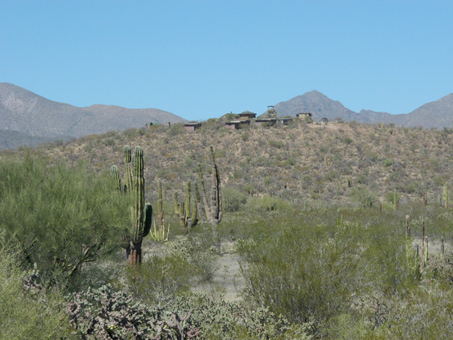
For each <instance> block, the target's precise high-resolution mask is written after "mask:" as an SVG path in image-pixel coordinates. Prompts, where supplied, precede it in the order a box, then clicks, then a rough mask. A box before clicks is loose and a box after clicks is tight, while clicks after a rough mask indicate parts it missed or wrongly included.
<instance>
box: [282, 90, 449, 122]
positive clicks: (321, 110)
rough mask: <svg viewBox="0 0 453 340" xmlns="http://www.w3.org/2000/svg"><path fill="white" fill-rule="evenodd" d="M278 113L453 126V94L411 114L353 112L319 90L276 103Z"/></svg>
mask: <svg viewBox="0 0 453 340" xmlns="http://www.w3.org/2000/svg"><path fill="white" fill-rule="evenodd" d="M275 109H276V110H277V113H278V115H279V116H296V114H297V113H299V112H311V113H313V114H314V115H315V117H316V118H328V119H334V118H339V117H342V118H343V120H345V121H352V120H355V121H357V122H360V123H369V124H378V123H380V122H383V123H386V124H388V123H394V124H396V125H404V126H407V127H416V126H422V127H424V128H433V127H434V128H439V129H441V128H444V127H452V121H453V94H449V95H447V96H445V97H443V98H441V99H439V100H437V101H434V102H431V103H427V104H425V105H422V106H421V107H419V108H418V109H416V110H414V111H412V112H410V113H408V114H390V113H387V112H375V111H372V110H361V111H360V112H354V111H352V110H350V109H348V108H346V107H344V106H343V104H341V103H340V102H339V101H336V100H332V99H330V98H328V97H327V96H325V95H324V94H322V93H321V92H318V91H311V92H307V93H305V94H303V95H300V96H297V97H294V98H292V99H290V100H287V101H285V102H280V103H278V104H276V105H275Z"/></svg>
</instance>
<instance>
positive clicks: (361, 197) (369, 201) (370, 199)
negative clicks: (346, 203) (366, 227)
mask: <svg viewBox="0 0 453 340" xmlns="http://www.w3.org/2000/svg"><path fill="white" fill-rule="evenodd" d="M351 201H352V202H355V203H358V204H359V205H360V206H361V207H363V208H371V207H372V206H373V203H374V202H375V201H376V196H375V193H374V192H372V191H370V190H368V189H366V188H364V187H354V188H352V190H351Z"/></svg>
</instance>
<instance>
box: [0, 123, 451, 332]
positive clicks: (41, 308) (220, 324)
mask: <svg viewBox="0 0 453 340" xmlns="http://www.w3.org/2000/svg"><path fill="white" fill-rule="evenodd" d="M329 124H330V125H327V126H325V125H312V124H308V123H307V122H305V121H300V122H294V123H293V124H292V125H289V126H274V127H268V128H262V127H257V126H253V125H252V126H251V127H250V128H248V129H245V130H238V131H231V130H226V129H225V128H224V127H223V125H222V123H221V122H219V121H216V120H210V121H208V122H205V123H204V124H203V126H202V128H201V130H199V131H196V132H192V133H187V132H184V130H183V129H182V128H181V126H180V125H177V124H174V125H172V127H171V128H170V129H168V128H167V127H164V126H153V127H152V128H151V129H148V130H128V131H125V132H124V133H118V132H110V133H107V134H105V135H102V136H90V137H86V138H83V139H79V140H76V141H73V142H70V143H67V144H64V145H49V146H47V148H37V149H33V150H28V149H21V150H18V151H16V152H3V153H1V154H0V325H1V326H2V327H0V337H1V338H2V339H23V338H26V339H34V338H36V339H45V338H63V339H346V338H348V339H449V338H450V337H451V336H450V334H451V333H452V332H453V317H452V315H453V313H452V312H453V303H452V301H453V295H452V294H453V293H452V292H453V290H452V284H453V252H452V247H451V244H452V239H453V222H452V221H453V210H452V209H451V206H450V202H451V199H450V200H449V198H448V188H449V186H448V184H449V183H450V184H451V182H453V181H452V178H451V172H450V168H451V165H450V163H451V162H450V161H451V157H452V150H453V149H451V145H452V144H451V141H450V139H451V133H450V132H451V131H450V130H444V131H437V130H423V129H404V128H395V127H390V126H367V125H360V124H356V123H335V124H331V123H329ZM125 144H128V145H134V146H135V145H141V146H142V149H143V157H144V158H143V159H144V170H143V175H144V178H145V179H146V181H145V182H144V183H145V184H144V196H145V197H144V198H145V200H146V201H149V202H151V204H152V206H153V208H154V209H153V210H154V216H153V222H152V224H153V225H154V228H155V229H154V230H158V229H159V228H160V227H161V226H165V227H166V228H169V229H166V230H167V233H168V230H170V232H169V236H168V240H166V238H165V237H164V238H160V239H159V238H156V237H155V238H154V239H151V238H150V237H149V236H148V237H143V240H141V239H140V244H141V249H142V260H141V261H132V263H131V261H130V262H129V264H128V263H127V261H126V255H125V253H124V250H123V249H122V246H123V247H124V240H125V235H129V234H130V233H131V231H130V230H131V202H132V206H134V205H135V204H134V203H133V202H134V201H133V199H132V198H131V199H129V198H128V196H127V195H124V194H123V193H122V190H123V184H121V185H120V190H118V181H117V180H115V179H114V178H112V177H111V175H110V173H109V171H110V167H111V165H113V164H119V165H120V166H119V167H118V168H119V169H122V168H123V164H122V163H120V162H119V161H118V160H120V159H121V158H122V152H123V145H125ZM211 145H213V146H214V150H215V155H214V156H215V162H216V163H217V165H218V170H219V174H220V178H221V182H222V193H221V195H219V194H220V193H219V192H216V190H214V194H213V197H216V199H219V197H221V201H222V203H221V204H219V202H217V203H216V204H217V206H216V204H213V205H212V207H214V208H215V209H214V210H215V211H216V212H215V214H214V215H215V216H216V218H213V217H212V216H213V212H212V211H211V212H209V211H207V209H205V208H206V207H207V206H208V203H206V201H207V200H208V199H207V198H206V199H203V197H202V196H203V195H202V194H201V193H200V192H199V191H198V190H200V191H201V190H204V189H202V185H201V183H200V178H199V177H200V175H199V170H198V167H199V166H200V167H201V172H202V173H204V174H205V177H204V180H203V183H204V182H206V183H205V184H206V188H207V190H204V191H205V192H206V196H207V197H208V198H209V197H210V190H209V188H211V185H213V187H214V188H215V178H216V176H218V174H216V171H217V168H216V167H214V166H212V162H211V157H210V154H209V146H211ZM128 162H130V160H129V161H128ZM128 162H126V163H128ZM123 172H124V171H123ZM211 178H212V179H211ZM188 181H191V183H192V184H193V185H190V186H188V185H187V183H188ZM158 183H160V184H159V185H158ZM195 184H197V186H196V185H195ZM158 188H159V189H158ZM188 188H192V189H191V190H192V191H191V190H190V189H188ZM174 193H176V196H174ZM175 198H176V202H175V201H174V199H175ZM178 199H179V201H178ZM203 201H205V202H203ZM140 202H141V198H140ZM181 202H183V203H184V202H185V207H187V208H188V210H186V209H184V204H182V205H181ZM140 206H141V207H142V208H140V209H139V210H140V211H141V210H143V209H144V208H143V207H144V205H143V204H141V205H140ZM181 206H182V207H183V208H182V210H181V209H179V208H180V207H181ZM219 209H220V210H222V209H223V212H222V213H221V214H220V218H219ZM208 210H209V209H208ZM132 211H133V210H132ZM194 211H197V212H198V213H197V214H194ZM222 216H223V217H222ZM181 217H182V218H181ZM213 219H214V222H213ZM182 220H183V223H182ZM195 220H197V223H192V222H193V221H195ZM141 221H143V220H141ZM189 226H190V227H189ZM156 228H157V229H156ZM144 234H145V233H143V235H144ZM426 237H427V238H426ZM128 242H129V244H130V242H131V241H130V240H129V241H128ZM225 244H228V245H232V250H231V251H232V252H234V254H235V255H236V256H238V258H239V259H240V260H239V262H240V271H239V272H238V273H237V275H238V276H240V277H241V280H242V282H243V286H244V289H242V290H241V291H240V300H239V301H235V302H231V301H225V300H224V291H223V290H222V287H217V288H218V289H217V290H211V291H209V290H205V291H204V292H199V290H200V289H199V288H200V287H207V286H206V285H207V284H209V283H212V282H213V280H214V278H215V277H216V275H218V273H219V272H221V271H222V270H225V271H226V270H227V269H225V268H220V267H219V264H218V263H219V259H222V258H223V257H224V256H226V250H225V248H223V247H222V245H225ZM140 262H141V264H140ZM196 288H198V289H196Z"/></svg>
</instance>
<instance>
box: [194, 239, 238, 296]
mask: <svg viewBox="0 0 453 340" xmlns="http://www.w3.org/2000/svg"><path fill="white" fill-rule="evenodd" d="M239 261H240V257H239V256H238V255H237V254H235V252H234V243H233V242H222V246H221V255H220V256H219V257H218V259H217V264H218V269H217V271H216V273H215V275H214V278H213V280H212V281H211V282H209V283H206V284H202V285H198V286H196V287H194V288H193V289H192V291H193V292H200V291H204V292H206V293H208V294H210V295H212V296H213V297H216V298H222V299H223V300H225V301H228V302H236V301H241V300H242V298H241V296H239V293H240V291H241V290H242V289H243V288H244V287H245V280H244V278H243V277H242V275H241V271H240V267H239Z"/></svg>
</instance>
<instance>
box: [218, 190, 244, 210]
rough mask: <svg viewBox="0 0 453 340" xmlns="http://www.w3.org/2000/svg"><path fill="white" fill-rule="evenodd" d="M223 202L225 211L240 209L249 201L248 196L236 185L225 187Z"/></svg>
mask: <svg viewBox="0 0 453 340" xmlns="http://www.w3.org/2000/svg"><path fill="white" fill-rule="evenodd" d="M223 202H224V203H223V207H224V209H225V211H228V212H233V211H238V210H240V209H242V207H243V206H244V204H245V203H246V202H247V196H246V195H244V194H243V193H242V192H241V191H239V189H237V188H235V187H225V188H224V189H223Z"/></svg>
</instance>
